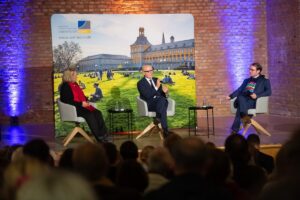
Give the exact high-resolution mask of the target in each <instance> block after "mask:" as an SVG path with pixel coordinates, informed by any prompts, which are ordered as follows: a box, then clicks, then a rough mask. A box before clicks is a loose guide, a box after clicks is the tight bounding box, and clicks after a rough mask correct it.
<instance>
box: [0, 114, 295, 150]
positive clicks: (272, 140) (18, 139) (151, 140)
mask: <svg viewBox="0 0 300 200" xmlns="http://www.w3.org/2000/svg"><path fill="white" fill-rule="evenodd" d="M255 119H256V121H258V122H259V123H260V124H261V125H262V126H263V127H264V128H266V129H267V130H268V131H269V132H270V133H271V134H272V136H271V137H269V136H266V135H260V138H261V144H263V145H264V146H268V145H271V146H272V145H278V144H283V143H284V142H285V141H286V140H287V139H288V138H289V136H290V134H291V133H292V132H293V131H294V130H295V129H296V128H299V126H300V118H291V117H283V116H271V115H264V116H257V117H255ZM200 120H202V118H200ZM203 120H204V121H203V123H201V124H200V127H199V128H198V132H197V135H198V137H200V138H201V139H203V140H204V141H210V142H213V143H215V144H216V145H217V146H219V147H221V146H223V145H224V141H225V139H226V137H227V136H228V135H229V134H230V126H231V123H232V120H233V117H215V135H214V136H213V135H210V137H209V138H208V137H207V129H206V126H204V125H206V121H205V120H206V118H203ZM172 131H174V132H176V133H177V134H179V135H181V136H182V137H188V136H189V135H188V129H187V128H182V129H172ZM254 132H255V130H254V129H253V128H252V127H251V128H250V129H249V131H248V134H249V133H254ZM1 134H2V139H1V142H0V145H1V146H2V147H3V146H5V145H12V144H24V143H25V142H27V141H28V140H30V139H33V138H42V139H44V140H45V141H46V142H47V143H48V144H49V146H50V148H51V149H53V150H54V151H62V150H63V149H65V147H63V145H62V140H63V138H55V137H54V135H55V133H54V125H53V124H26V125H20V126H18V127H10V126H4V127H2V131H1ZM191 135H193V133H192V134H191ZM135 136H136V135H134V138H135ZM113 139H114V140H113V141H114V143H115V144H116V145H117V146H118V147H119V146H120V144H121V143H122V142H124V141H126V140H128V137H127V135H121V136H120V135H118V136H117V135H115V136H114V137H113ZM133 141H134V142H135V143H136V144H137V145H138V147H139V148H140V149H142V148H143V147H144V146H146V145H153V146H160V145H162V141H161V140H160V138H159V135H156V134H153V135H151V136H148V137H142V138H140V139H138V140H136V139H133ZM82 142H84V139H83V138H82V137H76V138H75V139H74V140H72V142H71V143H70V144H69V145H68V147H75V146H76V145H78V144H80V143H82Z"/></svg>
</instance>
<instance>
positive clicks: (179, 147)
mask: <svg viewBox="0 0 300 200" xmlns="http://www.w3.org/2000/svg"><path fill="white" fill-rule="evenodd" d="M171 155H172V157H173V159H174V162H175V174H176V175H181V174H185V173H197V174H199V175H205V173H206V167H207V161H208V150H207V147H206V145H205V143H204V142H203V141H202V140H201V139H199V138H194V137H190V138H184V139H182V140H180V141H178V142H176V143H175V144H174V146H173V147H172V149H171Z"/></svg>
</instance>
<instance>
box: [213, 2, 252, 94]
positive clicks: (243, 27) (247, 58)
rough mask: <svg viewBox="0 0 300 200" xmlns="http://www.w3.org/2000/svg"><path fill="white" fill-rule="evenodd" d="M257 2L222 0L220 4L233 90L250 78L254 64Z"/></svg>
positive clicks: (229, 75)
mask: <svg viewBox="0 0 300 200" xmlns="http://www.w3.org/2000/svg"><path fill="white" fill-rule="evenodd" d="M255 2H256V1H251V0H248V1H240V0H222V1H220V2H219V4H220V5H221V6H222V9H220V13H219V14H220V17H221V21H222V23H223V28H224V32H223V35H222V36H223V37H222V38H223V39H224V47H225V48H224V49H225V53H226V60H227V63H226V64H227V66H228V77H229V81H230V85H231V86H232V89H236V88H237V87H239V86H240V85H241V84H242V82H243V80H244V79H245V78H247V77H248V76H249V70H248V68H249V65H250V64H251V63H253V62H254V60H253V59H254V42H255V37H254V24H255V17H254V14H255V11H256V10H255Z"/></svg>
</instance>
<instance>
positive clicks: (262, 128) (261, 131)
mask: <svg viewBox="0 0 300 200" xmlns="http://www.w3.org/2000/svg"><path fill="white" fill-rule="evenodd" d="M251 124H252V125H253V127H254V128H255V130H256V131H257V132H258V133H263V134H265V135H267V136H271V134H270V133H269V132H268V131H267V130H266V129H264V127H262V126H261V125H260V124H259V123H258V122H257V121H255V120H254V119H251Z"/></svg>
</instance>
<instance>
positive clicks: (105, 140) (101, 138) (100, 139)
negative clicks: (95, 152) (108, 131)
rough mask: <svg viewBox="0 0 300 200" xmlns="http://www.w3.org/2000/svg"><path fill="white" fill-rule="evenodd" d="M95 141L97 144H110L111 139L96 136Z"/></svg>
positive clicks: (105, 136)
mask: <svg viewBox="0 0 300 200" xmlns="http://www.w3.org/2000/svg"><path fill="white" fill-rule="evenodd" d="M96 140H97V142H100V143H107V142H112V140H111V138H109V136H108V135H103V136H97V137H96Z"/></svg>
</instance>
